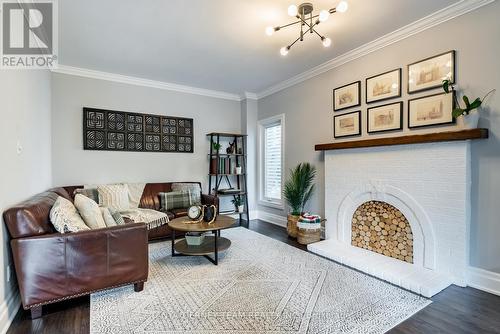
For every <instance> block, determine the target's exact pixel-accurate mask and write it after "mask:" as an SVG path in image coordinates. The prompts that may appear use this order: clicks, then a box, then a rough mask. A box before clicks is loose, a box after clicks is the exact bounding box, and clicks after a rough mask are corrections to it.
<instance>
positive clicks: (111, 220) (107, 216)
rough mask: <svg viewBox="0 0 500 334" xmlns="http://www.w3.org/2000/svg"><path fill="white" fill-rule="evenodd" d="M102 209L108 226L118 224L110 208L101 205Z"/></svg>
mask: <svg viewBox="0 0 500 334" xmlns="http://www.w3.org/2000/svg"><path fill="white" fill-rule="evenodd" d="M100 209H101V212H102V218H103V219H104V222H105V223H106V226H107V227H111V226H116V225H118V224H117V223H116V221H115V219H114V218H113V216H112V215H111V212H109V208H103V207H101V208H100Z"/></svg>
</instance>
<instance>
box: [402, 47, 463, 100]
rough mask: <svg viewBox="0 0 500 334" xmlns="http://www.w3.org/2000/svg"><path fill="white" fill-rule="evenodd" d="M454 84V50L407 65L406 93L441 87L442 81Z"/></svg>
mask: <svg viewBox="0 0 500 334" xmlns="http://www.w3.org/2000/svg"><path fill="white" fill-rule="evenodd" d="M444 79H448V80H451V82H452V83H455V50H452V51H448V52H445V53H442V54H440V55H437V56H433V57H430V58H426V59H423V60H420V61H418V62H416V63H413V64H410V65H408V93H410V94H412V93H416V92H421V91H424V90H428V89H433V88H438V87H441V85H442V84H443V80H444Z"/></svg>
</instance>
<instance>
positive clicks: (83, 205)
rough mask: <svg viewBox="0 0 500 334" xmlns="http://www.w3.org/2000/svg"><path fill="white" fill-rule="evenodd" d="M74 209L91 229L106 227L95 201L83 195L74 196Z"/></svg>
mask: <svg viewBox="0 0 500 334" xmlns="http://www.w3.org/2000/svg"><path fill="white" fill-rule="evenodd" d="M75 207H76V208H77V209H78V212H79V213H80V216H82V218H83V221H84V222H85V225H87V226H88V227H90V228H91V229H93V230H94V229H97V228H104V227H106V223H105V222H104V219H103V218H102V212H101V209H99V205H98V204H97V203H96V202H95V201H93V200H91V199H90V198H88V197H87V196H85V195H82V194H76V195H75Z"/></svg>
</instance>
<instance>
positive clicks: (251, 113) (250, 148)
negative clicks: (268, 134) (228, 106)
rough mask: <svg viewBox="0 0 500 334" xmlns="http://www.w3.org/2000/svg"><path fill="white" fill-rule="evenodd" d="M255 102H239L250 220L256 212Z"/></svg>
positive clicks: (256, 110)
mask: <svg viewBox="0 0 500 334" xmlns="http://www.w3.org/2000/svg"><path fill="white" fill-rule="evenodd" d="M257 108H258V104H257V100H252V99H246V100H243V101H241V131H242V133H244V134H246V135H247V184H248V202H249V209H250V219H255V218H257V217H255V210H257V200H256V199H257V117H258V109H257Z"/></svg>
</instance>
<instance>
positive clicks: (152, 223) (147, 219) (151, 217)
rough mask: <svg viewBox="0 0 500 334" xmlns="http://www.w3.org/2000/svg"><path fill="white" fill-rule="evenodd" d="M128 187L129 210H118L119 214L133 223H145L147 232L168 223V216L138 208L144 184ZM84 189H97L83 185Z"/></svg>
mask: <svg viewBox="0 0 500 334" xmlns="http://www.w3.org/2000/svg"><path fill="white" fill-rule="evenodd" d="M126 185H127V187H128V192H129V193H128V198H129V204H130V206H129V208H128V209H126V210H120V211H119V212H120V214H121V215H122V216H123V217H125V218H128V219H130V220H132V221H134V222H135V223H145V224H146V225H147V227H148V230H151V229H153V228H157V227H160V226H162V225H165V224H167V223H168V216H167V215H166V214H165V213H163V212H159V211H156V210H151V209H142V208H139V204H140V200H141V197H142V193H143V192H144V187H145V186H146V184H145V183H126ZM84 188H86V189H93V188H97V185H93V184H92V185H90V184H89V185H85V186H84Z"/></svg>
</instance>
